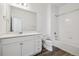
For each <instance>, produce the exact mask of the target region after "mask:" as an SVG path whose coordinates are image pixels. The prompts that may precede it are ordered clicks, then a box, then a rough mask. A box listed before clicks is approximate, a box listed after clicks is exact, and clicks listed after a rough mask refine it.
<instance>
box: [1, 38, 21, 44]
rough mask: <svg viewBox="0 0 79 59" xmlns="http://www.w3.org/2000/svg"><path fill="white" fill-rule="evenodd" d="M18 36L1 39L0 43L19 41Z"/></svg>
mask: <svg viewBox="0 0 79 59" xmlns="http://www.w3.org/2000/svg"><path fill="white" fill-rule="evenodd" d="M20 41H21V40H20V38H8V39H2V40H1V44H9V43H14V42H20Z"/></svg>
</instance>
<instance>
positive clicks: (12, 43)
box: [0, 4, 42, 56]
mask: <svg viewBox="0 0 79 59" xmlns="http://www.w3.org/2000/svg"><path fill="white" fill-rule="evenodd" d="M0 8H1V10H0V56H28V55H35V54H37V53H39V52H41V49H42V40H41V34H40V33H38V31H37V22H36V21H37V19H36V18H37V13H36V12H33V11H29V10H26V9H23V8H20V7H16V6H12V5H10V4H0Z"/></svg>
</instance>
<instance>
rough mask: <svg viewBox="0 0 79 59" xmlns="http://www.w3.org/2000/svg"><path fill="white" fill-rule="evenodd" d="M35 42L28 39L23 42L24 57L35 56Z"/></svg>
mask: <svg viewBox="0 0 79 59" xmlns="http://www.w3.org/2000/svg"><path fill="white" fill-rule="evenodd" d="M34 49H35V46H34V40H33V39H28V40H26V41H24V42H23V45H22V55H23V56H28V55H33V54H34Z"/></svg>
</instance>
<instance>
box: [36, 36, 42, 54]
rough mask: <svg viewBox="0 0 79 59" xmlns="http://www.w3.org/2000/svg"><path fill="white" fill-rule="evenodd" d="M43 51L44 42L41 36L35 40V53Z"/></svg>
mask: <svg viewBox="0 0 79 59" xmlns="http://www.w3.org/2000/svg"><path fill="white" fill-rule="evenodd" d="M41 50H42V40H41V37H40V36H37V37H36V38H35V53H39V52H41Z"/></svg>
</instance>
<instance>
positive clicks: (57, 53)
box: [36, 47, 73, 56]
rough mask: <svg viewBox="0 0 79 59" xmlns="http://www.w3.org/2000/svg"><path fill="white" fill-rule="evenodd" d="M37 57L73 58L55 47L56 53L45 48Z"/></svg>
mask: <svg viewBox="0 0 79 59" xmlns="http://www.w3.org/2000/svg"><path fill="white" fill-rule="evenodd" d="M36 56H73V55H72V54H70V53H68V52H66V51H63V50H61V49H59V48H56V47H55V49H54V51H52V52H50V51H47V50H46V49H44V48H43V50H42V52H41V53H39V54H37V55H36Z"/></svg>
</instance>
